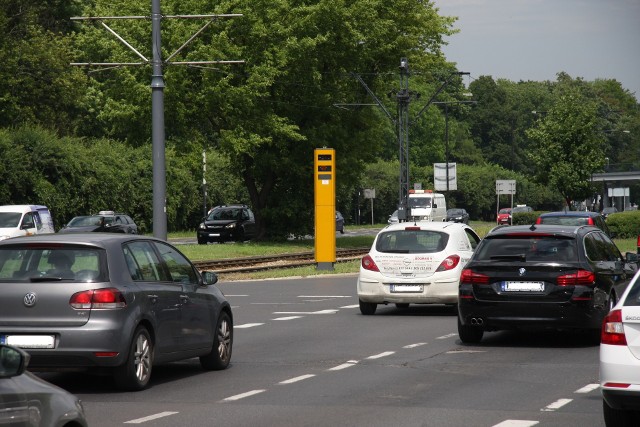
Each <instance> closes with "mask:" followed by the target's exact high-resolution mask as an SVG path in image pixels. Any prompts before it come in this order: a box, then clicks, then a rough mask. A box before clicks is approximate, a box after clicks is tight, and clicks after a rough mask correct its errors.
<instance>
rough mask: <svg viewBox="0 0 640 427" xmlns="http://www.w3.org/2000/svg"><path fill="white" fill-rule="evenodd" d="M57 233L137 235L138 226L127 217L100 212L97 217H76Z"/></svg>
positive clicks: (109, 212) (121, 214) (120, 214)
mask: <svg viewBox="0 0 640 427" xmlns="http://www.w3.org/2000/svg"><path fill="white" fill-rule="evenodd" d="M58 232H59V233H87V232H98V233H127V234H138V226H137V225H136V223H135V221H134V220H133V218H131V217H130V216H129V215H126V214H123V213H115V212H113V211H100V212H99V213H98V214H97V215H81V216H76V217H74V218H72V219H71V221H69V222H68V223H67V224H66V225H65V226H64V227H62V228H61V229H60V231H58Z"/></svg>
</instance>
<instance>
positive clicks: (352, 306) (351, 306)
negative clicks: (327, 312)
mask: <svg viewBox="0 0 640 427" xmlns="http://www.w3.org/2000/svg"><path fill="white" fill-rule="evenodd" d="M340 308H360V304H353V305H343V306H342V307H340Z"/></svg>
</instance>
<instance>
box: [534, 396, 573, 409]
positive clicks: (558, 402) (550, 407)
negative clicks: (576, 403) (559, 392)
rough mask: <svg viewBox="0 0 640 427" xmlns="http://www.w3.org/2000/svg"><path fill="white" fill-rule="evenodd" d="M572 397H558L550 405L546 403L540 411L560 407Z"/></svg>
mask: <svg viewBox="0 0 640 427" xmlns="http://www.w3.org/2000/svg"><path fill="white" fill-rule="evenodd" d="M572 400H573V399H558V400H556V401H555V402H553V403H552V404H550V405H547V406H546V407H544V408H542V409H540V410H541V411H544V412H553V411H555V410H556V409H560V408H562V407H563V406H564V405H566V404H567V403H569V402H571V401H572Z"/></svg>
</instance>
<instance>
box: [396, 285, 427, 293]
mask: <svg viewBox="0 0 640 427" xmlns="http://www.w3.org/2000/svg"><path fill="white" fill-rule="evenodd" d="M391 292H394V293H395V292H422V285H391Z"/></svg>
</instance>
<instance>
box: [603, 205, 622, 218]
mask: <svg viewBox="0 0 640 427" xmlns="http://www.w3.org/2000/svg"><path fill="white" fill-rule="evenodd" d="M617 212H618V208H616V207H615V206H609V207H606V208H604V209H602V214H601V215H602V217H603V218H604V219H607V218H608V217H609V215H611V214H614V213H617Z"/></svg>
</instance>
